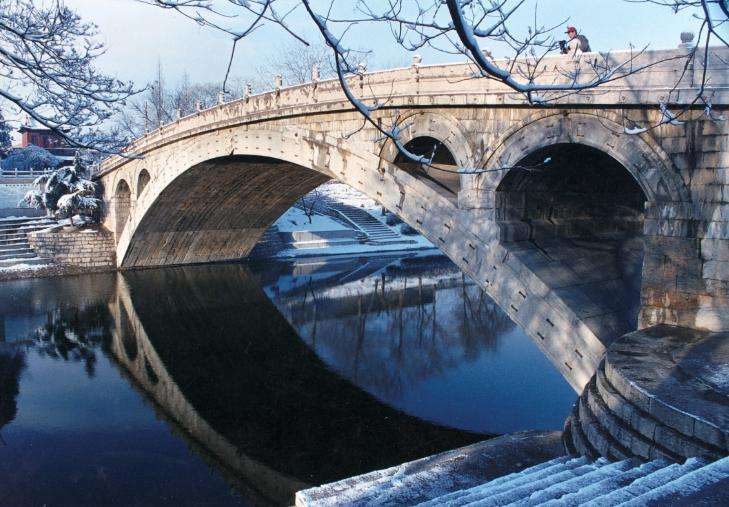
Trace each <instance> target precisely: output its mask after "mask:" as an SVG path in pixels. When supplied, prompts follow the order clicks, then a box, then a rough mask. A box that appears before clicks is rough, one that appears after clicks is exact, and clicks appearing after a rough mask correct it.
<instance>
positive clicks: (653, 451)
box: [585, 376, 684, 462]
mask: <svg viewBox="0 0 729 507" xmlns="http://www.w3.org/2000/svg"><path fill="white" fill-rule="evenodd" d="M585 391H586V392H587V403H588V405H589V407H590V410H592V412H593V414H595V416H596V418H597V419H598V420H599V421H600V424H601V426H602V427H603V428H604V429H605V430H606V431H607V432H608V433H609V434H610V435H612V437H613V438H614V439H615V440H616V441H618V442H619V443H621V444H622V445H623V446H625V448H626V449H628V450H629V451H630V452H631V453H633V454H635V455H636V456H639V457H640V458H642V459H645V460H654V459H661V458H664V459H668V460H670V461H677V462H680V461H683V458H684V456H682V455H680V454H677V453H676V452H674V451H672V450H671V449H669V448H667V447H664V446H662V445H660V444H658V443H657V442H655V441H653V440H651V439H648V438H647V437H645V436H644V435H642V434H641V433H639V432H637V431H636V430H635V429H634V428H632V427H631V426H630V425H629V424H626V423H625V421H623V420H622V419H620V418H619V417H617V416H616V415H615V414H614V413H613V412H612V411H611V410H610V408H609V407H608V405H607V404H606V403H605V401H604V400H603V399H602V397H601V396H600V394H599V393H598V392H597V379H596V376H593V377H592V379H591V380H590V382H589V383H588V384H587V386H586V387H585Z"/></svg>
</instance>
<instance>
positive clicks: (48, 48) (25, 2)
mask: <svg viewBox="0 0 729 507" xmlns="http://www.w3.org/2000/svg"><path fill="white" fill-rule="evenodd" d="M95 35H96V27H95V26H94V25H91V24H87V23H84V22H83V21H82V20H81V19H80V18H79V16H78V15H77V14H76V13H74V12H73V11H72V10H70V9H69V8H67V7H66V6H65V5H63V3H62V2H49V3H47V4H46V3H41V2H33V1H29V0H0V79H2V81H3V82H4V86H2V88H0V105H2V104H3V103H4V104H5V105H7V106H10V108H11V109H14V110H15V111H14V112H15V113H16V114H18V115H19V116H23V115H26V116H28V117H30V118H32V119H34V120H35V121H36V122H38V123H40V124H41V125H44V126H46V127H48V128H50V129H52V130H54V131H56V132H57V133H59V134H60V135H61V136H63V137H64V138H65V139H66V140H67V141H68V142H69V144H71V145H72V146H76V147H79V148H90V149H98V150H101V151H106V152H116V151H118V149H119V148H120V146H119V145H118V142H117V138H116V137H115V136H114V135H113V134H109V133H103V132H102V131H101V127H102V124H103V123H104V122H105V121H106V120H107V119H109V118H110V117H111V116H112V115H114V114H115V113H116V112H117V111H118V110H119V107H120V106H121V105H122V104H123V102H124V101H125V100H126V99H127V98H128V97H130V96H131V95H133V94H134V93H135V90H134V89H133V87H132V85H131V84H129V83H123V82H121V81H118V80H116V79H114V78H111V77H108V76H105V75H103V74H101V73H100V72H99V71H98V70H97V69H96V67H95V62H96V59H97V58H98V57H99V56H101V55H102V54H103V53H104V47H103V45H101V44H99V43H98V42H96V41H95V40H94V37H95Z"/></svg>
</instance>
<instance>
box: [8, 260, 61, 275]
mask: <svg viewBox="0 0 729 507" xmlns="http://www.w3.org/2000/svg"><path fill="white" fill-rule="evenodd" d="M24 260H25V259H6V261H18V263H19V264H13V265H12V266H0V272H2V273H9V272H13V271H36V270H39V269H46V268H50V267H52V265H51V264H27V263H25V262H23V261H24Z"/></svg>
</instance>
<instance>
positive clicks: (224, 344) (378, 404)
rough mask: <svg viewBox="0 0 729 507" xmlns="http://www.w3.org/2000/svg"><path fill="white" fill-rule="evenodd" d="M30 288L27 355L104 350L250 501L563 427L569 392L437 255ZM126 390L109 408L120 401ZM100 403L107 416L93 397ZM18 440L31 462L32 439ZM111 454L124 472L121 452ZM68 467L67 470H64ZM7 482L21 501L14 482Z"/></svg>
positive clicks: (171, 272)
mask: <svg viewBox="0 0 729 507" xmlns="http://www.w3.org/2000/svg"><path fill="white" fill-rule="evenodd" d="M59 280H60V281H59ZM30 287H31V289H32V290H30V291H29V293H28V294H26V295H25V296H23V297H22V298H20V300H23V301H24V298H25V299H28V300H29V301H36V302H37V301H42V302H43V303H42V308H36V309H35V310H34V311H35V313H36V314H38V315H47V321H46V324H45V325H44V326H41V328H40V329H41V330H40V331H38V332H35V331H34V332H31V330H33V329H38V322H36V323H35V324H32V323H27V324H23V323H21V324H19V325H15V327H20V328H23V326H25V329H27V330H28V333H26V335H24V336H26V337H27V338H29V340H30V341H28V343H30V344H31V345H30V347H29V349H28V351H27V352H26V353H27V354H29V357H31V356H30V354H32V353H34V352H31V350H34V351H41V350H42V351H44V352H43V353H44V354H46V355H48V356H51V357H67V358H70V359H73V358H75V359H77V360H78V361H80V362H82V364H83V365H84V367H85V368H86V370H87V371H88V372H89V373H93V371H94V368H97V367H98V365H99V364H101V363H99V359H98V358H96V357H95V355H94V354H95V353H94V351H95V350H101V351H104V353H105V354H107V355H108V357H110V358H111V359H112V361H113V362H114V363H115V364H116V365H117V366H118V367H119V371H121V373H122V374H123V376H124V377H126V378H127V380H128V381H129V382H130V383H131V384H132V385H133V386H134V387H135V389H136V390H137V391H138V392H139V393H140V394H141V395H142V396H143V398H144V399H146V400H147V401H148V402H150V403H151V405H152V406H153V407H154V409H155V412H156V414H157V415H158V417H160V418H162V419H163V420H165V421H166V422H167V424H168V425H169V426H170V427H171V429H172V431H173V433H174V434H175V435H177V436H179V437H181V438H183V439H184V440H185V441H186V442H187V444H188V446H189V447H190V448H191V449H193V450H194V451H195V452H196V453H197V454H198V455H199V456H201V457H202V458H203V459H204V460H205V461H206V462H207V463H208V464H209V465H211V466H212V467H213V468H214V469H215V470H216V471H217V472H218V474H219V475H221V476H222V477H223V478H224V479H225V480H226V481H227V483H228V484H229V485H230V486H232V487H233V488H234V490H236V491H238V492H240V493H241V494H242V496H243V498H244V499H246V501H251V502H253V503H263V504H266V503H270V502H273V503H279V504H282V503H290V502H291V501H292V498H293V493H294V492H295V491H296V490H298V489H302V488H304V487H305V486H307V485H310V484H320V483H325V482H330V481H333V480H337V479H340V478H343V477H346V476H351V475H356V474H360V473H363V472H367V471H370V470H374V469H378V468H383V467H387V466H390V465H394V464H397V463H401V462H403V461H407V460H412V459H415V458H418V457H422V456H425V455H429V454H433V453H436V452H439V451H442V450H446V449H451V448H455V447H458V446H461V445H465V444H467V443H470V442H474V441H477V440H481V439H483V438H484V433H488V432H501V431H511V430H513V429H521V428H528V427H558V426H559V425H560V424H561V422H562V421H563V420H564V417H565V416H566V414H567V412H568V408H569V406H570V405H571V402H572V400H573V397H574V395H573V393H572V390H571V389H570V387H569V386H568V384H567V383H566V382H565V381H564V380H563V379H561V377H559V374H558V373H557V372H556V370H554V369H553V368H552V367H551V365H550V364H549V362H548V361H547V359H546V358H545V357H543V356H542V355H541V353H540V352H539V350H538V349H537V348H536V347H535V346H534V345H533V344H532V343H531V341H530V340H529V339H528V338H527V337H526V336H525V335H524V334H523V333H522V332H521V331H520V330H519V329H518V328H517V327H516V326H515V325H514V324H513V323H512V322H511V321H510V320H509V319H508V318H507V317H506V316H505V314H503V312H501V311H500V310H499V309H498V308H497V307H496V306H495V305H494V303H493V302H492V301H491V300H490V299H489V298H487V297H486V296H484V295H483V294H482V293H481V291H480V289H478V288H477V287H476V286H475V285H474V284H473V283H472V282H470V281H469V280H468V279H465V278H463V276H462V275H461V273H460V271H458V270H457V268H455V267H454V266H453V265H452V264H451V263H450V262H449V261H446V260H445V259H444V258H442V257H435V258H433V257H431V258H424V257H422V256H411V257H408V258H397V257H394V258H378V259H374V260H372V259H370V260H362V259H354V260H351V259H350V260H348V261H341V260H340V261H337V262H333V263H332V262H320V261H306V262H299V263H273V264H271V263H269V264H267V265H266V266H257V265H252V266H251V267H250V268H249V267H248V266H246V265H239V264H228V265H217V266H191V267H181V268H165V269H158V270H143V271H133V272H125V273H123V274H121V273H120V274H113V275H112V274H109V275H94V276H87V277H78V278H72V279H57V280H46V281H43V280H35V281H32V282H30ZM26 289H27V287H26ZM16 295H17V294H16ZM46 296H48V297H46ZM16 303H17V302H16ZM24 305H25V304H24ZM2 306H3V310H2V311H3V313H5V314H6V315H13V314H14V312H15V314H17V311H18V310H17V309H16V308H8V305H5V304H3V305H2ZM27 306H28V307H32V304H28V305H27ZM31 313H33V312H31ZM31 320H32V319H31ZM37 320H38V319H37V318H36V321H37ZM42 320H43V319H41V321H42ZM20 335H22V333H20ZM0 352H2V351H0ZM8 357H10V359H8V361H6V363H8V364H7V368H6V367H3V368H2V369H3V370H4V372H3V375H0V378H1V379H3V380H2V381H3V391H1V392H6V391H7V392H8V393H9V396H10V397H13V401H12V402H11V403H6V405H8V406H7V407H5V408H6V410H4V413H5V414H6V417H5V418H4V419H3V421H4V422H7V421H12V420H13V418H14V417H15V412H18V413H19V414H20V415H21V416H22V415H23V413H24V405H23V398H22V397H20V398H18V400H19V401H18V404H17V406H16V404H15V401H14V397H15V396H17V392H18V390H19V391H20V393H24V387H23V386H24V383H23V380H22V379H23V378H22V377H21V381H20V383H19V385H18V377H19V375H20V370H22V361H20V359H16V357H17V356H15V355H12V356H8ZM31 362H32V361H31ZM3 364H4V363H3ZM95 365H97V366H95ZM31 369H32V368H31ZM332 370H335V371H332ZM13 372H15V373H13ZM479 372H485V373H479ZM5 373H8V375H5ZM5 377H8V378H5ZM11 377H12V378H11ZM350 380H351V381H350ZM5 384H7V385H5ZM18 388H19V389H18ZM114 392H115V391H114V390H110V391H109V395H108V396H109V397H110V399H109V400H108V403H109V404H112V403H116V404H118V403H120V402H119V401H118V400H119V397H118V395H114V394H112V393H114ZM484 392H485V393H487V394H486V395H484V394H483V393H484ZM13 393H15V394H13ZM29 396H30V398H31V399H32V398H33V394H32V393H30V394H29ZM69 398H71V399H74V397H73V396H69ZM79 398H80V399H79ZM509 399H511V400H517V401H516V402H512V403H509V401H508V400H509ZM6 401H7V400H6ZM28 403H31V402H28ZM74 403H76V404H77V405H75V406H73V407H70V412H71V413H74V411H77V412H78V413H79V414H81V413H83V411H84V410H88V409H89V407H91V405H92V404H91V403H87V404H89V407H85V406H84V404H85V403H86V402H85V400H84V399H83V393H82V396H80V397H79V396H77V397H76V398H75V399H74ZM530 407H531V408H530ZM91 408H92V409H93V410H96V411H97V412H100V413H101V414H102V415H99V416H98V417H100V418H101V419H103V418H104V416H103V412H104V411H105V406H103V405H102V406H98V400H97V405H94V406H93V407H91ZM117 408H118V407H117ZM131 410H134V408H131ZM469 416H470V417H469ZM110 417H111V416H110ZM6 420H7V421H6ZM428 421H434V422H428ZM51 422H52V421H51ZM477 422H478V423H477ZM438 423H440V424H438ZM108 424H114V423H113V421H109V423H108ZM447 426H451V427H458V428H460V429H450V428H448V427H447ZM12 427H13V423H12V422H9V424H8V426H7V429H8V430H11V429H12ZM98 429H100V428H98ZM464 429H470V430H474V431H473V432H469V431H464ZM6 433H7V431H6ZM148 440H149V438H147V439H146V440H145V441H148ZM12 441H20V440H19V439H18V438H13V439H9V442H10V444H9V445H12ZM130 445H131V447H132V448H134V444H130ZM139 445H141V444H139ZM147 445H150V444H149V442H148V444H147ZM151 445H152V448H153V447H154V444H151ZM21 452H26V453H28V452H29V453H31V454H30V455H28V456H21V458H22V459H26V460H31V461H32V460H33V459H34V454H33V453H35V452H37V451H33V450H28V449H23V450H22V451H21ZM108 454H109V453H107V455H108ZM151 455H152V456H153V457H152V459H155V458H154V456H156V454H151ZM105 459H106V458H105ZM109 459H110V460H111V462H109V463H105V467H106V468H108V469H110V470H115V469H116V468H117V467H118V466H119V465H120V463H118V462H116V461H115V460H122V461H123V460H124V459H126V458H124V457H122V456H120V455H116V457H113V458H109ZM62 461H63V456H62V457H61V462H62ZM122 465H123V464H122ZM126 465H128V463H126ZM7 466H13V461H12V460H11V459H9V458H8V463H7ZM74 466H75V465H74V464H73V463H68V464H64V467H67V473H70V474H73V473H75V471H74ZM143 470H144V469H143V467H140V471H139V472H138V473H139V474H143V473H144V471H143ZM130 473H132V472H130ZM31 475H32V474H31ZM132 477H133V473H132ZM2 483H3V480H0V484H2ZM5 490H6V494H7V493H8V492H9V493H10V494H11V496H10V497H7V498H16V499H17V498H22V497H23V496H22V495H23V492H22V491H21V492H20V493H18V492H15V494H14V493H13V483H12V482H8V483H7V484H6V488H5ZM26 491H27V490H26ZM13 494H14V495H15V496H12V495H13ZM0 498H3V496H2V495H0ZM100 498H101V497H100ZM117 500H118V501H123V500H122V499H119V498H117Z"/></svg>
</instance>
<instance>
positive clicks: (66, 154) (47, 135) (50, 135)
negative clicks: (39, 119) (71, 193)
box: [18, 125, 76, 166]
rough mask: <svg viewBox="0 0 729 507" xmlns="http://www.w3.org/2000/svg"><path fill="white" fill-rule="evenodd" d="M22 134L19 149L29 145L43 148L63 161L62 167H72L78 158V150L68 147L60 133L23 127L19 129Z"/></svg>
mask: <svg viewBox="0 0 729 507" xmlns="http://www.w3.org/2000/svg"><path fill="white" fill-rule="evenodd" d="M18 132H20V134H21V137H20V145H19V146H18V148H25V147H27V146H29V145H34V146H38V147H39V148H43V149H45V150H47V151H49V152H50V153H52V154H53V155H55V156H56V157H58V158H59V159H60V160H61V163H60V165H61V166H66V165H72V164H73V159H74V157H75V156H76V148H71V147H70V146H68V143H67V142H66V140H65V139H64V138H63V137H61V136H60V135H59V134H58V133H56V132H53V131H52V130H49V129H47V128H38V127H34V126H27V125H23V126H22V127H20V128H19V129H18Z"/></svg>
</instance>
